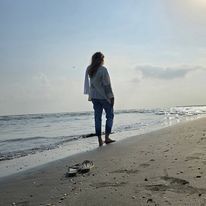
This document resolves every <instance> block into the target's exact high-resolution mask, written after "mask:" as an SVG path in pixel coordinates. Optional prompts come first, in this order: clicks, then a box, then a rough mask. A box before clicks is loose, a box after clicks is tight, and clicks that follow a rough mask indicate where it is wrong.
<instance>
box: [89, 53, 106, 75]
mask: <svg viewBox="0 0 206 206" xmlns="http://www.w3.org/2000/svg"><path fill="white" fill-rule="evenodd" d="M103 62H104V55H103V54H102V53H101V52H96V53H95V54H93V56H92V61H91V64H90V65H89V69H88V74H89V76H90V78H91V77H93V76H94V75H95V74H96V72H97V70H98V68H99V67H100V66H101V65H102V64H103Z"/></svg>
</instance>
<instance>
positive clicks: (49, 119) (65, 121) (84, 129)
mask: <svg viewBox="0 0 206 206" xmlns="http://www.w3.org/2000/svg"><path fill="white" fill-rule="evenodd" d="M205 115H206V106H190V107H171V108H164V109H163V108H154V109H133V110H118V111H115V119H114V127H113V133H112V134H111V138H113V139H115V140H117V141H119V140H122V139H125V138H128V137H130V136H133V135H137V134H144V133H147V132H150V131H154V130H157V129H160V128H164V127H167V126H170V125H174V124H176V123H178V122H182V121H187V120H192V119H196V118H199V117H202V116H205ZM102 122H103V125H102V131H103V132H104V127H105V117H104V116H103V120H102ZM94 133H95V132H94V115H93V112H75V113H74V112H73V113H54V114H26V115H9V116H0V177H3V176H5V175H10V174H13V173H16V172H19V171H23V170H25V169H28V168H32V167H35V166H38V165H41V164H44V163H48V162H51V161H54V160H57V159H60V158H64V157H67V156H71V155H73V154H76V153H80V152H84V151H89V150H92V149H94V148H97V147H98V143H97V138H96V137H95V135H94Z"/></svg>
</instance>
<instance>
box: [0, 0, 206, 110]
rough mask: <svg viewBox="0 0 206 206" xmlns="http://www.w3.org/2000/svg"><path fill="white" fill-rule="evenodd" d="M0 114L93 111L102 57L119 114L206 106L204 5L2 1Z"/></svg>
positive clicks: (172, 0)
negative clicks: (87, 81) (90, 89)
mask: <svg viewBox="0 0 206 206" xmlns="http://www.w3.org/2000/svg"><path fill="white" fill-rule="evenodd" d="M0 25H1V26H0V114H21V113H44V112H62V111H68V112H69V111H85V110H91V109H92V105H91V103H90V102H88V101H87V97H86V96H85V95H83V80H84V72H85V68H86V67H87V66H88V64H89V63H90V59H91V56H92V54H93V53H94V52H96V51H101V52H103V53H104V55H105V66H106V67H107V68H108V70H109V73H110V76H111V80H112V86H113V90H114V94H115V98H116V105H115V108H116V109H128V108H142V107H162V106H175V105H191V104H206V95H205V91H206V38H205V37H206V26H205V25H206V0H181V1H180V0H104V1H98V0H87V1H86V0H59V1H57V0H18V1H15V0H0Z"/></svg>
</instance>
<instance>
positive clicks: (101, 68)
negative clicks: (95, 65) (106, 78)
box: [99, 66, 107, 72]
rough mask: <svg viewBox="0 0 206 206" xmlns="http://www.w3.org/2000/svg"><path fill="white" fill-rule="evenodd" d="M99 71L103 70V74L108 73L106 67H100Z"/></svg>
mask: <svg viewBox="0 0 206 206" xmlns="http://www.w3.org/2000/svg"><path fill="white" fill-rule="evenodd" d="M99 70H101V71H102V72H106V71H107V68H106V67H105V66H100V67H99Z"/></svg>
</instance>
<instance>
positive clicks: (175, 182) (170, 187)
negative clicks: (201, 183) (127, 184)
mask: <svg viewBox="0 0 206 206" xmlns="http://www.w3.org/2000/svg"><path fill="white" fill-rule="evenodd" d="M160 180H164V181H165V183H162V182H161V184H158V182H159V181H160ZM159 181H158V182H157V184H152V185H145V186H144V188H145V189H147V190H150V191H156V192H158V191H159V192H165V191H171V192H175V193H185V194H206V188H197V187H192V186H190V184H189V182H188V181H187V180H184V179H180V178H176V177H169V176H162V177H160V179H159Z"/></svg>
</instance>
